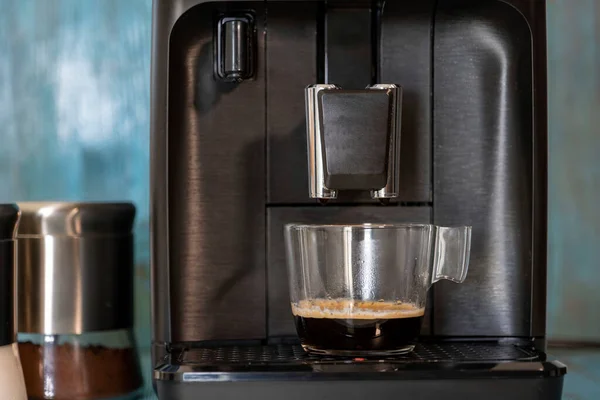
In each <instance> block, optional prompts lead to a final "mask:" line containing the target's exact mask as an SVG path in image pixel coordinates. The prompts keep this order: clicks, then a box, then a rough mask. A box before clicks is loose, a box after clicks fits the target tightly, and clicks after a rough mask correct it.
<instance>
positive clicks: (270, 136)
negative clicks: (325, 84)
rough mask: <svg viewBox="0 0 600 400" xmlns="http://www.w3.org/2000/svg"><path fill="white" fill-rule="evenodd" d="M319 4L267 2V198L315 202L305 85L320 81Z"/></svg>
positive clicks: (288, 201) (283, 200)
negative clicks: (308, 165) (310, 193)
mask: <svg viewBox="0 0 600 400" xmlns="http://www.w3.org/2000/svg"><path fill="white" fill-rule="evenodd" d="M317 6H318V3H317V2H306V3H304V5H303V7H290V5H289V4H288V3H286V2H273V3H268V12H269V14H268V19H269V20H268V23H269V30H268V33H267V39H266V40H267V50H266V51H267V55H266V63H267V65H266V73H267V109H268V112H267V157H268V189H267V196H268V202H269V203H270V204H272V203H278V204H285V203H314V202H315V200H313V199H311V198H310V197H309V196H308V195H307V192H306V188H307V187H308V184H309V183H308V175H307V173H306V160H307V148H306V123H305V105H304V88H306V87H307V86H309V85H312V84H315V83H317V37H316V35H317V21H318V19H317V18H318V7H317Z"/></svg>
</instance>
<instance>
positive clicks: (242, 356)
mask: <svg viewBox="0 0 600 400" xmlns="http://www.w3.org/2000/svg"><path fill="white" fill-rule="evenodd" d="M540 355H542V353H539V352H538V351H536V350H535V349H533V348H531V347H519V346H516V345H514V344H499V343H487V342H486V343H479V342H468V343H467V342H453V343H422V344H418V345H417V346H416V347H415V350H414V351H413V352H411V353H408V354H405V355H399V356H398V355H396V356H394V357H392V358H386V359H384V361H385V362H387V363H427V362H498V361H533V360H538V359H539V358H540ZM176 358H177V359H176V360H172V362H173V364H179V365H181V364H193V365H203V366H208V365H220V366H221V365H239V364H252V365H257V364H263V365H282V364H283V365H289V364H298V363H301V364H307V363H308V364H324V363H339V362H340V361H343V359H341V358H334V357H323V356H311V355H308V354H306V353H305V352H304V350H303V349H302V347H301V346H299V345H271V346H231V347H215V348H193V349H188V350H186V351H184V352H182V353H180V354H179V356H178V357H176ZM347 360H348V361H352V359H347ZM374 361H377V362H379V361H381V359H378V360H374Z"/></svg>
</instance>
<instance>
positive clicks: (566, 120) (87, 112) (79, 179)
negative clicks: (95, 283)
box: [0, 0, 600, 377]
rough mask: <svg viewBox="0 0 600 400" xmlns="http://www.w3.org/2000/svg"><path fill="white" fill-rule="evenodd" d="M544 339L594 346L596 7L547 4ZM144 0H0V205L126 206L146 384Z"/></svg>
mask: <svg viewBox="0 0 600 400" xmlns="http://www.w3.org/2000/svg"><path fill="white" fill-rule="evenodd" d="M548 25H549V26H548V41H549V43H548V46H549V56H548V59H549V74H550V79H549V93H550V99H549V110H550V114H549V115H550V166H549V174H550V184H549V193H550V229H549V235H548V238H549V276H548V289H549V290H548V312H549V314H548V331H549V334H550V337H551V338H556V339H561V340H562V339H567V340H586V341H600V317H599V314H598V309H600V290H599V289H598V287H599V285H600V265H599V264H600V212H599V211H598V207H599V206H600V158H599V155H600V128H599V127H600V47H599V46H600V1H598V0H548ZM150 38H151V0H0V201H2V202H7V201H15V200H42V199H45V200H47V199H51V200H81V199H84V200H130V201H133V202H134V203H135V204H136V206H137V209H138V217H137V223H136V277H137V279H136V287H135V289H136V335H137V338H138V341H139V343H140V346H141V348H142V356H143V359H144V362H145V368H146V371H145V372H146V376H147V377H149V369H150V367H149V363H148V361H147V360H148V347H149V341H150V329H149V321H150V314H149V304H150V302H149V297H150V295H149V270H148V259H149V239H148V219H149V215H148V213H149V209H148V203H149V201H148V182H149V175H148V169H149V168H148V167H149V154H148V149H149V101H150V99H149V92H150V90H149V84H150Z"/></svg>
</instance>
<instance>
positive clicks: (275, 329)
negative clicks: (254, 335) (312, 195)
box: [267, 206, 431, 337]
mask: <svg viewBox="0 0 600 400" xmlns="http://www.w3.org/2000/svg"><path fill="white" fill-rule="evenodd" d="M430 221H431V208H430V207H395V206H388V207H381V206H366V207H336V206H324V207H277V208H273V207H272V208H269V209H268V211H267V224H268V232H269V236H268V240H267V260H268V264H267V265H268V267H267V277H268V327H269V329H268V332H269V337H282V336H295V335H296V330H295V328H294V319H293V317H292V312H291V309H290V296H289V290H288V279H287V269H286V262H285V247H284V240H283V227H284V225H285V224H287V223H319V224H329V223H336V224H351V223H365V222H373V223H394V222H396V223H401V222H415V223H429V222H430ZM430 305H431V304H430ZM430 305H429V306H430ZM429 308H430V307H428V311H427V312H428V313H429V312H430V310H429ZM429 319H430V318H428V315H426V316H425V318H424V324H423V332H424V333H427V332H428V330H429Z"/></svg>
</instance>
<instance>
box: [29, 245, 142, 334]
mask: <svg viewBox="0 0 600 400" xmlns="http://www.w3.org/2000/svg"><path fill="white" fill-rule="evenodd" d="M18 242H19V243H18V246H17V248H18V257H17V258H18V266H17V276H18V277H17V307H18V310H19V313H18V320H17V331H18V332H21V333H43V334H47V335H54V334H81V333H85V332H95V331H103V330H116V329H127V328H132V327H133V236H132V235H121V236H106V237H89V238H86V237H60V236H51V235H45V236H44V237H42V238H21V237H19V240H18Z"/></svg>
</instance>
